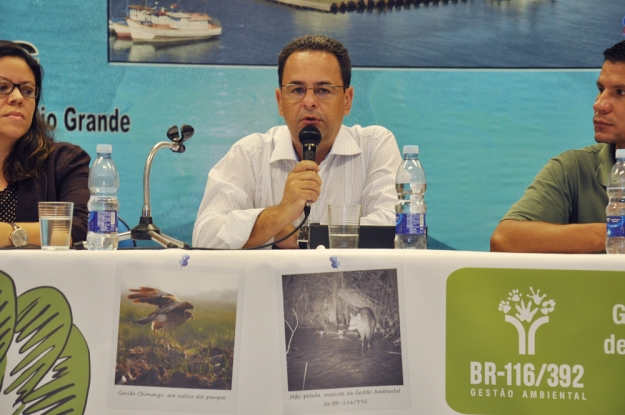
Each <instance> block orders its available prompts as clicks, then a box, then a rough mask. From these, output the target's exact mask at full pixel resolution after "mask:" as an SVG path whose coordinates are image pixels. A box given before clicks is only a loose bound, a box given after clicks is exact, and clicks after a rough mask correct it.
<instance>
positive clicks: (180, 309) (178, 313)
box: [128, 287, 194, 337]
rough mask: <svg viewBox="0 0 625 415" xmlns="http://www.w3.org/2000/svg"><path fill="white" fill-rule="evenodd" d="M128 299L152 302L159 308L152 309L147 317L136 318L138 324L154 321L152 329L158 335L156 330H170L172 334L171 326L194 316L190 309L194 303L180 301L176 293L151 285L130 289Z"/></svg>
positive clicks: (136, 301)
mask: <svg viewBox="0 0 625 415" xmlns="http://www.w3.org/2000/svg"><path fill="white" fill-rule="evenodd" d="M130 292H131V293H134V294H129V295H128V299H129V300H132V302H133V303H145V304H152V305H155V306H157V307H158V309H156V310H154V311H152V312H151V313H150V314H148V316H147V317H144V318H141V319H139V320H135V321H134V323H136V324H147V323H150V322H151V323H152V331H153V332H154V337H156V330H163V331H169V332H170V336H171V328H172V327H176V326H179V325H181V324H182V323H184V322H185V321H187V320H189V319H190V318H194V317H193V314H191V312H190V311H189V310H190V309H192V308H193V304H191V303H190V302H188V301H180V300H179V299H178V298H176V297H175V296H174V295H172V294H169V293H166V292H164V291H161V290H158V289H156V288H150V287H139V289H130Z"/></svg>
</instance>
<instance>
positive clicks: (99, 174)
mask: <svg viewBox="0 0 625 415" xmlns="http://www.w3.org/2000/svg"><path fill="white" fill-rule="evenodd" d="M96 151H97V153H98V157H97V158H96V159H95V161H94V162H93V165H92V166H91V171H90V172H89V191H90V192H91V197H90V198H89V203H88V204H87V208H88V209H89V231H88V232H87V249H89V250H115V249H117V243H118V239H119V238H118V234H117V212H118V211H119V202H118V201H117V190H118V189H119V174H118V173H117V167H115V163H114V162H113V159H112V158H111V153H112V151H113V148H112V146H111V145H110V144H98V147H97V150H96Z"/></svg>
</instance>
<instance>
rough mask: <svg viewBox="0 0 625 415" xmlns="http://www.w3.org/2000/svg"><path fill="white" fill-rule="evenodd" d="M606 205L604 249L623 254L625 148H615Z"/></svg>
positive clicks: (624, 252) (624, 250) (624, 233)
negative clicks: (614, 159) (614, 161)
mask: <svg viewBox="0 0 625 415" xmlns="http://www.w3.org/2000/svg"><path fill="white" fill-rule="evenodd" d="M607 191H608V197H609V198H610V200H609V201H608V207H606V209H605V213H606V216H607V226H606V237H605V250H606V252H607V253H608V254H625V149H618V150H616V163H614V167H612V172H611V173H610V178H609V179H608V186H607Z"/></svg>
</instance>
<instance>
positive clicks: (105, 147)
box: [95, 144, 113, 154]
mask: <svg viewBox="0 0 625 415" xmlns="http://www.w3.org/2000/svg"><path fill="white" fill-rule="evenodd" d="M95 151H96V152H97V153H106V154H111V153H112V152H113V146H112V145H110V144H98V146H97V147H96V149H95Z"/></svg>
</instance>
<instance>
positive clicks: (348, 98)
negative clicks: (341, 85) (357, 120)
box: [344, 86, 354, 115]
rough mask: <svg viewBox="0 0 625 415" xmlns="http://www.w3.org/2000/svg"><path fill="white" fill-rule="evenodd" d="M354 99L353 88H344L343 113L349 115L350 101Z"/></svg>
mask: <svg viewBox="0 0 625 415" xmlns="http://www.w3.org/2000/svg"><path fill="white" fill-rule="evenodd" d="M353 100H354V88H352V87H351V86H350V87H349V88H346V89H345V114H344V115H349V112H350V111H351V110H352V102H353Z"/></svg>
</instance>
